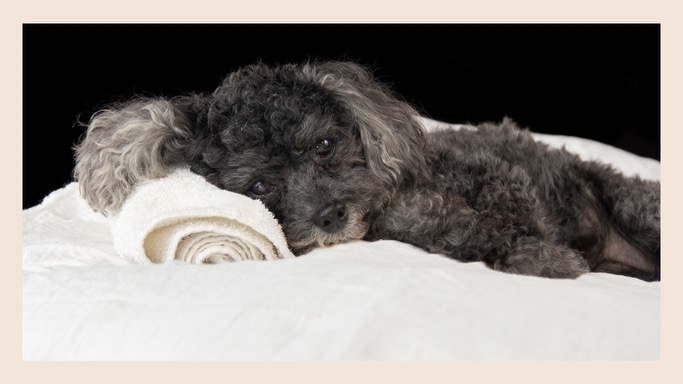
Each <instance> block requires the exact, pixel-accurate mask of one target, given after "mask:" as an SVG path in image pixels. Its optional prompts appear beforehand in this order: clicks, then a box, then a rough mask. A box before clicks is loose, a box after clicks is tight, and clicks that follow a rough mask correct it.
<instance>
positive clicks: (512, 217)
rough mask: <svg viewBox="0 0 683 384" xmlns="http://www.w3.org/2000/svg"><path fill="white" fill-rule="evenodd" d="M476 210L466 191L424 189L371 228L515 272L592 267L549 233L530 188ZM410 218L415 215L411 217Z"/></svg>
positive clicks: (563, 274)
mask: <svg viewBox="0 0 683 384" xmlns="http://www.w3.org/2000/svg"><path fill="white" fill-rule="evenodd" d="M499 191H500V192H501V193H500V194H498V193H497V194H493V195H488V196H486V197H485V198H484V200H486V201H485V202H480V204H481V205H480V206H478V207H477V209H474V208H472V207H471V206H470V204H468V203H467V202H466V201H465V199H464V198H462V197H460V196H451V197H444V196H442V195H441V194H437V193H430V192H425V191H423V192H422V193H421V194H419V195H414V196H410V195H406V196H398V197H397V199H396V200H395V201H394V204H393V205H392V206H391V207H389V208H387V209H386V210H385V211H384V212H383V214H382V217H381V218H378V220H377V222H376V225H375V226H374V228H373V230H372V231H371V233H372V236H371V239H380V238H391V239H395V240H399V241H403V242H407V243H410V244H413V245H415V246H418V247H420V248H423V249H425V250H427V251H429V252H433V253H441V254H444V255H446V256H448V257H451V258H453V259H456V260H460V261H465V262H468V261H483V262H485V263H486V264H487V265H488V266H489V267H491V268H493V269H495V270H499V271H504V272H510V273H516V274H524V275H533V276H543V277H552V278H576V277H578V276H580V275H582V274H584V273H587V272H589V267H588V263H587V262H586V260H585V259H584V258H583V257H582V256H581V254H580V253H578V252H576V251H574V250H572V249H569V248H567V247H564V246H561V245H559V244H556V243H555V242H554V241H553V240H552V239H551V237H550V236H549V235H548V234H547V233H546V232H547V230H546V228H545V223H544V220H545V219H544V216H545V215H544V213H543V210H542V209H541V208H540V207H539V204H537V202H536V201H535V199H534V198H533V194H529V193H528V188H525V187H522V186H517V187H511V186H508V187H507V188H505V189H499ZM408 218H409V219H408Z"/></svg>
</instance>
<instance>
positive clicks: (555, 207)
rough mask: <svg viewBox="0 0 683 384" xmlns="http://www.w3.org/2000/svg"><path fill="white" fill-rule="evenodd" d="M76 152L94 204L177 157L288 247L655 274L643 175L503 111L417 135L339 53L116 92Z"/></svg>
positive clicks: (650, 208) (115, 199) (553, 272)
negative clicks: (408, 247)
mask: <svg viewBox="0 0 683 384" xmlns="http://www.w3.org/2000/svg"><path fill="white" fill-rule="evenodd" d="M141 131H142V132H141ZM77 155H78V162H77V167H76V176H77V178H78V179H79V182H80V183H81V188H82V193H83V195H84V196H85V198H86V200H87V201H88V202H89V203H90V204H91V206H92V207H93V208H94V209H96V210H99V211H102V212H105V213H106V212H112V211H116V210H117V209H118V208H119V207H120V205H121V204H122V202H123V201H124V200H125V197H126V196H127V194H128V193H129V192H130V190H131V189H132V188H133V187H134V185H135V184H136V183H137V182H139V181H140V180H144V179H148V178H155V177H161V176H163V175H165V174H166V173H168V171H169V170H171V169H172V168H173V167H175V166H179V165H187V164H189V165H190V166H191V169H192V170H193V171H194V172H196V173H198V174H200V175H202V176H204V177H205V178H206V179H207V180H208V181H210V182H211V183H213V184H215V185H217V186H218V187H220V188H223V189H226V190H229V191H234V192H238V193H242V194H245V195H248V196H251V197H253V198H258V199H261V200H262V201H263V203H264V204H265V205H266V206H267V207H268V208H269V209H270V210H271V211H272V212H273V213H274V214H275V216H276V218H277V219H278V221H279V222H280V223H281V224H282V227H283V230H284V233H285V236H286V237H287V239H288V242H289V244H290V247H291V248H292V250H293V251H294V252H295V253H297V254H303V253H306V252H308V251H309V250H311V249H312V248H314V247H317V246H325V245H331V244H335V243H340V242H344V241H349V240H355V239H366V240H377V239H393V240H399V241H403V242H406V243H410V244H413V245H416V246H418V247H420V248H423V249H425V250H427V251H430V252H435V253H443V254H445V255H447V256H449V257H452V258H454V259H456V260H461V261H484V262H485V263H486V264H487V265H489V266H491V267H492V268H494V269H497V270H502V271H507V272H513V273H519V274H527V275H536V276H546V277H557V278H575V277H577V276H579V275H581V274H583V273H586V272H589V271H602V272H610V273H617V274H623V275H628V276H634V277H638V278H641V279H644V280H658V279H659V275H660V227H659V223H660V203H659V201H660V200H659V183H658V182H652V181H644V180H641V179H639V178H627V177H624V176H623V175H621V174H620V173H618V172H616V171H615V170H613V169H612V168H610V167H608V166H606V165H603V164H599V163H596V162H587V161H582V160H580V159H579V158H578V157H577V156H575V155H573V154H570V153H568V152H567V151H565V150H557V149H551V148H549V147H548V146H546V145H544V144H540V143H538V142H536V141H534V140H533V138H532V137H531V134H530V133H529V132H528V131H526V130H521V129H519V128H517V127H516V126H515V125H514V123H512V122H511V121H509V120H504V121H503V122H502V123H501V124H483V125H481V126H479V127H477V129H474V130H471V129H462V130H457V131H456V130H443V131H438V132H435V133H431V134H427V133H426V132H425V131H424V128H423V127H422V126H421V125H420V122H419V119H418V114H417V113H416V112H415V111H414V110H413V109H412V108H411V107H410V106H409V105H408V104H406V103H405V102H403V101H401V100H399V99H398V98H397V97H395V96H394V95H392V94H391V92H390V91H389V90H388V89H387V88H385V87H384V86H383V85H381V84H379V83H377V82H376V81H374V79H373V78H372V76H371V75H370V73H369V72H367V71H366V70H365V69H363V68H361V67H359V66H357V65H355V64H350V63H337V62H329V63H318V64H304V65H287V66H282V67H275V68H273V67H268V66H265V65H262V64H258V65H254V66H250V67H246V68H243V69H241V70H238V71H236V72H234V73H232V74H231V75H229V76H228V77H227V78H226V79H225V80H224V82H223V84H222V85H221V86H220V87H219V88H218V89H217V90H216V91H215V92H214V93H213V94H211V95H191V96H187V97H180V98H175V99H170V100H164V99H155V100H143V101H136V102H131V103H129V104H127V105H124V106H120V107H117V108H115V109H113V110H109V111H105V112H103V113H101V114H99V115H97V116H95V117H94V118H93V120H92V121H91V124H90V128H89V130H88V135H87V136H86V138H85V140H84V141H83V142H82V143H81V144H80V146H79V147H78V148H77Z"/></svg>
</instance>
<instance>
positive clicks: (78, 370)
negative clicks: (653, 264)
mask: <svg viewBox="0 0 683 384" xmlns="http://www.w3.org/2000/svg"><path fill="white" fill-rule="evenodd" d="M14 3H16V4H11V3H10V4H8V2H7V1H6V2H5V3H3V5H2V6H1V8H2V11H1V12H0V13H2V16H0V18H1V19H0V20H1V23H0V36H1V37H0V39H2V41H3V60H2V62H3V67H4V68H3V70H2V71H0V76H1V77H2V83H1V84H2V85H3V89H4V90H5V92H3V97H2V98H3V100H2V103H0V105H1V106H2V112H3V113H2V116H4V117H5V119H6V122H5V124H3V132H4V134H5V135H8V136H9V138H7V139H6V140H5V143H8V145H6V146H5V150H3V151H2V152H1V154H0V156H2V164H3V176H4V181H5V182H4V185H3V188H2V190H3V195H4V196H3V197H4V198H3V199H0V201H2V203H1V204H2V212H3V214H4V215H3V216H4V217H5V220H3V224H4V226H5V228H4V231H3V232H2V236H3V240H4V241H3V243H4V244H5V245H6V249H5V251H4V252H3V254H4V257H5V259H4V263H3V268H2V271H3V272H2V273H3V280H2V281H3V287H4V288H5V289H3V290H2V295H3V301H2V303H3V304H4V308H5V311H4V313H3V315H2V317H1V318H2V327H1V329H2V343H1V344H2V347H1V348H2V349H1V351H2V355H1V356H0V362H1V363H2V366H3V368H4V369H3V370H2V371H3V374H2V376H3V378H5V379H4V380H3V381H5V380H6V378H9V380H7V381H6V382H12V383H51V384H52V383H60V382H64V383H67V382H68V383H117V384H119V383H126V382H130V383H137V382H151V383H154V382H163V383H197V382H201V383H207V382H220V383H225V382H238V383H242V382H244V383H261V382H263V383H274V382H296V383H303V382H310V383H344V384H348V383H355V382H358V383H385V382H387V383H388V382H391V383H441V382H444V383H446V382H448V383H453V382H494V381H495V382H509V381H513V382H516V381H519V382H524V383H534V382H538V383H548V382H551V383H569V382H571V383H576V382H618V383H624V382H629V383H630V382H633V383H643V382H647V383H665V382H675V381H676V380H677V379H678V380H680V377H681V367H680V366H679V363H680V357H681V354H680V350H681V345H682V344H683V343H682V340H681V331H680V330H681V327H682V324H683V321H681V314H680V307H681V304H680V303H681V302H683V301H682V300H681V297H680V292H682V290H681V284H680V281H681V279H679V278H678V277H677V275H678V274H679V272H677V271H679V270H680V264H681V262H680V258H679V257H677V256H679V255H680V254H681V252H680V248H681V247H680V245H679V243H678V241H677V240H678V239H679V238H680V237H681V234H680V232H681V231H680V230H679V229H678V227H676V220H675V219H676V218H677V216H676V213H677V212H678V213H680V211H681V210H680V204H679V203H678V197H679V196H683V193H682V192H683V191H681V186H680V181H679V180H680V175H681V171H680V166H679V164H681V159H680V158H677V157H679V156H680V154H681V153H682V152H683V151H681V150H679V149H678V148H677V146H678V145H679V144H680V143H681V140H680V138H681V133H680V132H681V131H682V130H683V129H682V128H683V127H682V125H683V123H681V118H680V117H679V112H680V110H681V108H682V107H683V97H682V96H681V89H683V84H682V83H681V71H682V69H683V62H682V60H681V52H682V50H681V48H680V47H681V46H683V44H682V43H681V39H680V38H681V29H682V28H683V23H682V22H681V21H682V20H681V15H683V12H681V9H679V8H677V6H675V5H672V4H675V2H673V1H671V0H663V1H659V0H657V1H654V0H650V1H645V2H638V4H636V2H632V1H626V0H614V1H597V0H590V1H586V0H573V1H567V2H563V3H559V2H552V1H543V0H538V1H527V0H517V1H505V0H500V1H486V0H480V1H460V2H455V1H435V0H422V1H417V2H399V1H394V0H385V1H383V2H378V3H375V2H370V1H367V0H364V1H357V0H340V1H337V2H332V3H327V4H324V5H323V3H322V2H320V1H319V0H317V1H316V0H310V1H279V0H267V1H264V0H261V1H253V2H247V1H241V2H228V1H215V2H213V1H202V0H195V1H190V2H171V1H168V0H156V1H154V2H149V3H150V4H148V2H142V1H140V0H136V1H130V0H117V1H109V2H105V3H104V4H102V5H96V4H95V3H94V2H93V1H47V0H46V1H31V0H25V1H21V2H17V1H15V2H14ZM178 4H182V7H179V6H178ZM218 4H220V5H218ZM404 4H407V5H404ZM445 4H448V5H445ZM255 21H258V22H657V23H661V24H662V94H663V97H662V126H663V128H662V130H663V132H662V138H663V139H662V180H663V181H662V185H663V190H662V198H663V209H662V211H663V215H662V217H663V224H662V226H663V227H662V229H663V231H662V233H663V248H662V249H663V255H664V268H663V269H664V270H663V283H662V304H663V305H662V328H661V329H662V355H661V356H662V359H661V361H660V362H651V363H596V362H592V363H585V364H581V363H445V362H444V363H410V362H408V363H322V364H317V363H294V364H292V363H23V362H21V336H22V335H21V274H20V271H21V257H20V255H21V228H20V227H21V212H20V208H19V207H20V206H21V204H20V201H21V193H20V189H21V152H20V151H21V150H20V148H21V92H22V90H21V24H22V23H24V22H255ZM34 176H35V175H34ZM17 187H18V188H17ZM624 321H628V319H625V320H624ZM587 326H590V325H587Z"/></svg>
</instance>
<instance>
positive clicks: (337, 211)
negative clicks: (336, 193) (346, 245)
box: [313, 201, 348, 233]
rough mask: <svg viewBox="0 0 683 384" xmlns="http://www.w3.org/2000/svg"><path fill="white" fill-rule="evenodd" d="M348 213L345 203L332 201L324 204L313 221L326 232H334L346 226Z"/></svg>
mask: <svg viewBox="0 0 683 384" xmlns="http://www.w3.org/2000/svg"><path fill="white" fill-rule="evenodd" d="M347 219H348V215H347V214H346V204H344V203H343V202H341V201H333V202H331V203H330V204H328V205H326V206H324V207H323V208H322V209H321V210H320V211H319V212H318V214H317V215H316V216H315V217H314V218H313V222H314V223H315V225H317V226H318V227H319V228H320V229H322V230H323V231H325V232H327V233H335V232H338V231H340V230H341V229H343V228H344V227H345V226H346V221H347Z"/></svg>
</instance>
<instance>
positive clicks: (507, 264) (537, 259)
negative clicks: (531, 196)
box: [489, 237, 590, 279]
mask: <svg viewBox="0 0 683 384" xmlns="http://www.w3.org/2000/svg"><path fill="white" fill-rule="evenodd" d="M489 264H490V266H491V267H492V268H493V269H495V270H497V271H503V272H509V273H515V274H519V275H531V276H540V277H549V278H555V279H575V278H577V277H579V276H581V275H583V274H584V273H588V272H590V268H589V266H588V262H587V261H586V259H584V258H583V257H582V256H581V255H580V254H579V253H577V252H576V251H574V250H571V249H569V248H566V247H563V246H559V245H554V244H549V243H546V242H543V241H540V240H538V239H536V238H531V237H527V238H522V239H519V240H518V241H517V242H516V245H515V246H514V247H513V248H512V249H511V251H510V252H509V253H508V254H507V255H505V256H503V257H500V258H498V259H496V260H493V261H492V262H490V263H489Z"/></svg>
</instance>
